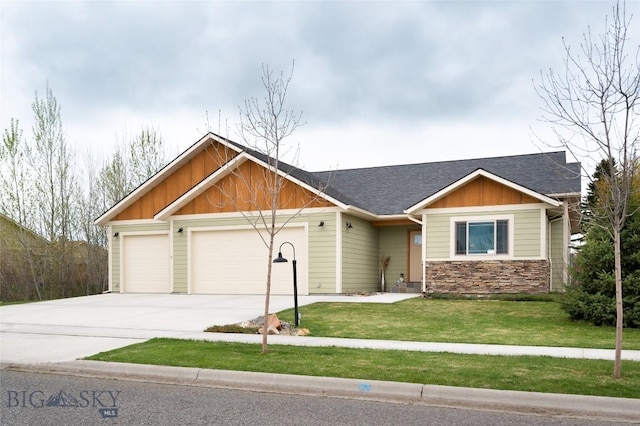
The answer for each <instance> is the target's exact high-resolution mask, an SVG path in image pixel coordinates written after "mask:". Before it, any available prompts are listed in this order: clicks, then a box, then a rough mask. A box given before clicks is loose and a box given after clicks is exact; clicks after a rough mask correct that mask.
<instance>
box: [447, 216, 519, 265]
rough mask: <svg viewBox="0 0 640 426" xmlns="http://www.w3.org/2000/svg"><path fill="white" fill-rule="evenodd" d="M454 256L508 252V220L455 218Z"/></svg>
mask: <svg viewBox="0 0 640 426" xmlns="http://www.w3.org/2000/svg"><path fill="white" fill-rule="evenodd" d="M454 229H455V254H456V256H460V255H462V256H467V255H469V256H474V255H501V254H502V255H504V254H509V220H507V219H496V220H485V219H481V220H468V221H464V220H456V221H455V227H454Z"/></svg>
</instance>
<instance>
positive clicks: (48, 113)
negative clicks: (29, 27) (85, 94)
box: [27, 85, 79, 298]
mask: <svg viewBox="0 0 640 426" xmlns="http://www.w3.org/2000/svg"><path fill="white" fill-rule="evenodd" d="M32 109H33V113H34V119H35V123H34V125H33V140H32V144H31V145H30V149H29V152H28V156H27V160H28V163H29V165H30V166H31V169H32V171H33V173H34V174H35V179H34V181H33V184H34V188H35V191H36V194H37V199H38V208H37V212H38V216H39V217H38V222H39V225H40V228H39V229H38V230H39V232H40V233H41V235H44V236H45V237H46V238H47V239H48V240H49V242H50V243H51V244H50V246H49V253H48V259H49V262H50V271H51V273H50V276H49V279H48V280H47V281H48V282H49V289H50V294H49V296H48V297H49V298H52V297H67V296H68V295H67V290H68V287H69V285H70V284H72V279H73V277H74V275H75V271H74V264H73V263H74V260H73V250H72V247H71V246H70V244H69V241H72V240H73V239H75V236H76V235H77V229H78V226H77V221H76V216H75V212H76V200H77V196H78V192H79V188H78V185H77V179H76V176H75V174H74V171H73V169H72V164H73V161H74V157H73V153H72V152H71V150H70V149H69V148H68V146H67V142H66V138H65V136H64V132H63V130H62V119H61V115H60V112H61V106H60V104H58V101H57V99H56V97H55V96H54V95H53V92H52V90H51V88H50V87H49V85H47V87H46V90H45V96H44V98H40V97H39V96H38V93H37V92H36V97H35V100H34V102H33V104H32Z"/></svg>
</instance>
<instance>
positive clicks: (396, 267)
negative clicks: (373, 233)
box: [378, 226, 420, 288]
mask: <svg viewBox="0 0 640 426" xmlns="http://www.w3.org/2000/svg"><path fill="white" fill-rule="evenodd" d="M378 230H379V231H378V232H379V238H380V256H389V257H390V259H389V265H388V266H387V270H386V271H385V274H384V276H385V287H386V288H391V287H392V286H393V285H394V284H395V283H396V282H397V281H398V278H400V274H404V276H405V279H407V277H408V276H409V275H408V272H409V271H408V270H407V267H408V264H409V253H408V238H409V231H419V230H420V227H419V226H381V227H379V228H378ZM380 278H381V277H378V282H379V280H380Z"/></svg>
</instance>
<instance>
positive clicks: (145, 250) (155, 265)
mask: <svg viewBox="0 0 640 426" xmlns="http://www.w3.org/2000/svg"><path fill="white" fill-rule="evenodd" d="M120 238H121V244H122V247H121V249H122V257H121V259H122V266H121V267H122V276H121V278H122V280H121V284H122V289H123V290H122V291H123V292H125V293H170V292H171V282H170V280H169V271H170V270H169V236H168V235H167V234H152V235H126V236H121V237H120Z"/></svg>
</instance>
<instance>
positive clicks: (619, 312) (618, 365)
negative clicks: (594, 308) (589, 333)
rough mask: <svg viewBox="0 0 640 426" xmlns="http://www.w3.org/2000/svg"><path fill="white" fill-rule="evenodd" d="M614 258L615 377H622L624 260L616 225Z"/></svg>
mask: <svg viewBox="0 0 640 426" xmlns="http://www.w3.org/2000/svg"><path fill="white" fill-rule="evenodd" d="M614 228H615V229H614V231H613V242H614V258H615V276H616V354H615V361H614V363H613V378H614V379H619V378H620V370H621V364H622V322H623V319H622V315H623V307H622V262H621V251H620V227H618V226H616V227H614Z"/></svg>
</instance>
